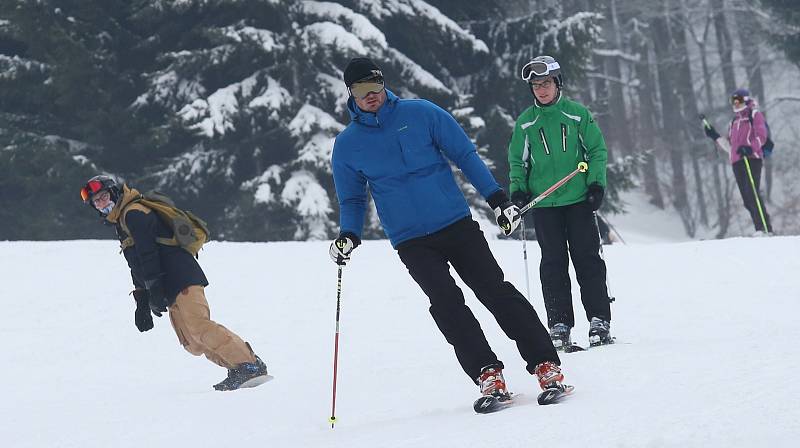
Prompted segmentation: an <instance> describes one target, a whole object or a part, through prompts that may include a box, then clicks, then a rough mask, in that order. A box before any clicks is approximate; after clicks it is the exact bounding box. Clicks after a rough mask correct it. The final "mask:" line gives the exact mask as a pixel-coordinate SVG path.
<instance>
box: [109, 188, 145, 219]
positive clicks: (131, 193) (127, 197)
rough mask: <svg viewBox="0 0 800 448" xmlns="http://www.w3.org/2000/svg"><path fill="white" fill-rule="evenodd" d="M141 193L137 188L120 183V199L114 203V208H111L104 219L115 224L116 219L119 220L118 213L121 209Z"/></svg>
mask: <svg viewBox="0 0 800 448" xmlns="http://www.w3.org/2000/svg"><path fill="white" fill-rule="evenodd" d="M141 196H142V195H141V193H139V190H137V189H135V188H128V186H127V185H125V184H123V185H122V199H120V200H119V201H118V203H117V204H115V205H114V208H113V209H112V210H111V213H109V214H108V216H106V221H108V222H110V223H113V224H116V223H117V220H119V215H120V214H121V213H122V210H123V209H125V207H127V206H128V204H130V203H131V202H133V201H134V200H136V199H139V198H140V197H141Z"/></svg>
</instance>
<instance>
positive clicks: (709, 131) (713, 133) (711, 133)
mask: <svg viewBox="0 0 800 448" xmlns="http://www.w3.org/2000/svg"><path fill="white" fill-rule="evenodd" d="M703 131H704V132H705V133H706V136H707V137H708V138H710V139H711V140H714V141H717V139H718V138H719V137H720V136H719V132H717V130H716V129H714V126H703Z"/></svg>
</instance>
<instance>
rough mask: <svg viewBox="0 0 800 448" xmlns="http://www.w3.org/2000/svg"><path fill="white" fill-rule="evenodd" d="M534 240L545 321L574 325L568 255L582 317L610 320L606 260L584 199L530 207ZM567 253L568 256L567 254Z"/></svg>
mask: <svg viewBox="0 0 800 448" xmlns="http://www.w3.org/2000/svg"><path fill="white" fill-rule="evenodd" d="M533 220H534V227H535V229H536V240H537V241H538V242H539V247H540V248H541V249H542V261H541V263H540V264H539V276H540V278H541V281H542V295H543V296H544V305H545V309H546V310H547V325H548V326H549V327H551V328H552V327H553V325H555V324H557V323H562V324H567V325H568V326H570V327H574V326H575V314H574V312H573V309H572V286H571V284H570V279H569V258H570V257H571V258H572V265H573V266H574V267H575V275H576V277H577V278H578V284H579V285H580V287H581V301H582V302H583V308H584V310H585V311H586V318H587V319H588V320H591V319H592V317H599V318H601V319H604V320H607V321H609V322H610V321H611V304H610V303H609V301H608V289H607V287H606V263H605V262H604V261H603V258H602V257H601V256H600V236H599V235H598V233H597V224H596V222H595V219H594V213H593V212H592V209H591V207H589V204H587V203H586V202H579V203H577V204H572V205H566V206H562V207H543V208H534V209H533ZM568 253H569V256H568V255H567V254H568Z"/></svg>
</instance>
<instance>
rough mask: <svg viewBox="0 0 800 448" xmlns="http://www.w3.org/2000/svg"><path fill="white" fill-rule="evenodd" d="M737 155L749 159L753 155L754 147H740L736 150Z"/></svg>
mask: <svg viewBox="0 0 800 448" xmlns="http://www.w3.org/2000/svg"><path fill="white" fill-rule="evenodd" d="M736 153H737V154H739V155H740V156H742V157H748V156H752V155H753V147H752V146H740V147H738V148H736Z"/></svg>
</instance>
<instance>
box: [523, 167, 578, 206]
mask: <svg viewBox="0 0 800 448" xmlns="http://www.w3.org/2000/svg"><path fill="white" fill-rule="evenodd" d="M588 170H589V165H588V164H587V163H586V162H580V163H578V167H577V168H575V170H574V171H572V172H571V173H569V174H567V175H566V176H564V178H563V179H561V180H560V181H558V182H556V183H554V184H553V186H551V187H550V188H548V189H547V190H545V191H544V192H543V193H542V194H540V195H539V196H536V198H535V199H534V200H532V201H531V202H528V204H527V205H526V206H524V207H522V208H521V209H520V210H519V214H520V215H523V214H525V212H527V211H528V210H530V209H532V208H533V207H534V206H535V205H536V204H538V203H540V202H542V201H543V200H544V199H545V198H546V197H548V196H550V194H551V193H553V192H554V191H556V190H558V189H559V188H561V186H562V185H564V184H565V183H567V182H569V180H570V179H572V178H573V177H575V175H576V174H578V173H585V172H586V171H588Z"/></svg>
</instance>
